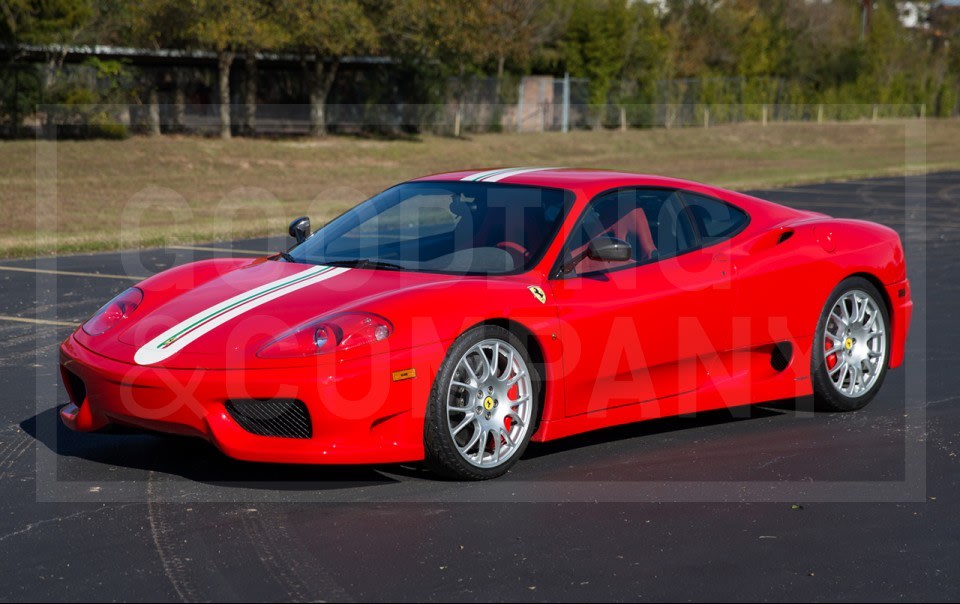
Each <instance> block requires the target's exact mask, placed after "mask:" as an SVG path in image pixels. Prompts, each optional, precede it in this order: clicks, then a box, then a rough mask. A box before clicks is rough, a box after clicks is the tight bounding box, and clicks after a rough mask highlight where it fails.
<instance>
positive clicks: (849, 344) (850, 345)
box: [843, 338, 853, 350]
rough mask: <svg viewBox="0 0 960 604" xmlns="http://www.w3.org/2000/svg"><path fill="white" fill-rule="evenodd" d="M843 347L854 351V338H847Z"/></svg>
mask: <svg viewBox="0 0 960 604" xmlns="http://www.w3.org/2000/svg"><path fill="white" fill-rule="evenodd" d="M843 347H844V348H846V349H847V350H850V349H852V348H853V338H847V339H846V340H844V341H843Z"/></svg>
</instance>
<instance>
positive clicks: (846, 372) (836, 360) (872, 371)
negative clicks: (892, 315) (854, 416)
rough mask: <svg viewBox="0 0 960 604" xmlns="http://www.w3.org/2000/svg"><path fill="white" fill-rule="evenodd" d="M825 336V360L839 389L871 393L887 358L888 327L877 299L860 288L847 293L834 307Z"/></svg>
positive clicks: (851, 394) (855, 393) (853, 395)
mask: <svg viewBox="0 0 960 604" xmlns="http://www.w3.org/2000/svg"><path fill="white" fill-rule="evenodd" d="M823 337H824V352H823V362H824V363H825V364H826V368H827V376H828V377H829V378H830V383H831V384H833V387H834V388H836V390H837V392H839V393H840V394H842V395H844V396H848V397H851V398H857V397H860V396H863V395H864V394H866V393H868V392H870V390H871V389H872V388H873V386H874V385H875V384H876V383H877V379H878V378H879V377H880V374H881V372H882V371H883V368H884V363H885V362H886V360H887V359H886V355H887V326H886V324H885V323H884V320H883V312H882V311H881V310H880V305H879V304H877V301H876V300H874V299H873V297H872V296H871V295H870V294H868V293H867V292H865V291H863V290H859V289H855V290H850V291H848V292H846V293H844V294H843V295H842V296H840V299H839V300H837V301H836V303H835V304H834V305H833V308H832V309H830V316H829V317H828V318H827V324H826V327H824V330H823ZM831 358H832V359H833V361H831ZM831 363H832V366H831Z"/></svg>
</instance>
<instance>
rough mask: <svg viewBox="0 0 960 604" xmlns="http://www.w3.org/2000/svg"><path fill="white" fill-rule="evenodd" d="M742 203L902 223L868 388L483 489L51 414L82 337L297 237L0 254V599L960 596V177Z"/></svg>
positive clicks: (701, 425)
mask: <svg viewBox="0 0 960 604" xmlns="http://www.w3.org/2000/svg"><path fill="white" fill-rule="evenodd" d="M752 193H754V194H757V195H760V196H762V197H766V198H768V199H771V200H774V201H778V202H781V203H785V204H787V205H791V206H795V207H800V208H806V209H813V210H817V211H822V212H826V213H829V214H831V215H834V216H842V217H855V218H865V219H869V220H874V221H877V222H881V223H883V224H887V225H889V226H891V227H893V228H895V229H897V230H898V231H899V232H900V233H901V236H902V237H904V238H905V242H906V245H907V260H908V268H909V276H910V278H911V279H912V283H913V296H914V301H915V303H916V312H915V316H914V325H913V328H912V330H911V335H910V340H909V342H908V352H907V355H906V363H905V365H904V366H903V367H901V368H899V369H896V370H893V371H892V372H890V374H889V375H888V377H887V380H886V382H885V383H884V385H883V388H882V390H881V392H880V393H879V395H878V396H877V398H876V399H875V400H874V401H873V402H872V403H871V404H870V405H869V406H868V407H867V408H866V409H864V410H862V411H860V412H857V413H851V414H821V413H813V412H811V410H810V407H811V402H810V400H808V399H801V400H797V401H786V402H780V403H777V404H772V405H761V406H755V407H746V408H737V409H731V410H723V411H718V412H712V413H707V414H700V415H698V416H696V417H681V418H673V419H664V420H656V421H651V422H646V423H642V424H635V425H630V426H624V427H619V428H614V429H608V430H605V431H601V432H597V433H593V434H587V435H582V436H577V437H573V438H569V439H566V440H562V441H557V442H552V443H546V444H539V445H538V444H534V445H531V447H530V448H529V449H528V451H527V453H526V455H525V456H524V458H523V459H522V460H521V461H520V463H519V464H518V465H517V466H515V468H514V469H513V470H512V471H511V472H510V473H509V474H508V475H507V476H505V477H503V478H501V479H498V480H495V481H490V482H485V483H469V484H467V483H456V482H449V481H442V480H437V479H436V478H434V477H433V476H432V475H430V474H429V473H427V472H425V471H424V470H423V469H422V468H420V467H417V466H416V465H404V466H383V467H356V468H342V467H340V468H338V467H310V466H275V465H266V464H252V463H243V462H237V461H232V460H230V459H227V458H226V457H224V456H223V455H222V454H220V453H219V452H218V451H217V450H215V449H214V448H213V447H212V446H210V445H208V444H206V443H204V442H202V441H197V440H191V439H187V438H178V437H170V436H161V435H151V434H75V433H72V432H69V431H68V430H66V429H65V428H63V427H62V426H61V425H60V423H59V422H58V421H57V418H56V407H57V406H58V405H60V404H62V403H63V402H64V401H65V400H66V396H65V393H64V391H63V389H62V387H61V386H60V385H59V378H58V369H57V361H56V350H57V345H58V343H59V342H60V341H61V340H62V339H63V338H65V337H66V336H67V335H68V334H69V332H70V330H71V328H72V327H71V326H73V325H76V324H77V323H79V322H81V321H83V320H85V318H86V317H88V316H89V315H90V314H91V313H92V312H94V311H95V310H96V309H97V308H98V307H99V306H100V305H101V304H102V303H103V302H104V301H105V300H107V299H108V298H110V297H111V296H112V295H113V294H115V293H117V292H119V291H122V290H123V289H125V288H126V287H128V286H129V285H131V284H132V283H134V282H135V281H136V279H137V278H138V277H142V276H145V275H148V274H151V273H153V272H156V271H159V270H162V269H164V268H167V267H170V266H173V265H176V264H180V263H183V262H187V261H190V260H198V259H201V258H208V257H212V256H217V255H225V254H239V255H251V256H252V255H254V254H255V253H257V252H260V251H264V250H268V249H277V248H278V247H279V246H281V245H284V244H285V240H284V238H281V237H275V238H271V239H270V240H265V239H261V240H247V241H238V242H232V243H222V244H214V245H210V246H197V247H196V248H192V249H191V248H165V249H157V250H147V251H144V252H140V253H104V254H88V255H77V256H63V257H58V258H41V259H29V260H7V261H0V342H2V344H0V393H2V404H0V586H2V587H0V600H40V601H44V600H71V601H91V600H92V601H99V600H129V601H141V600H180V601H194V600H242V601H248V600H266V601H275V600H310V601H316V600H326V601H350V600H381V599H389V600H399V601H423V600H471V601H472V600H531V601H539V600H562V601H581V600H641V601H645V600H671V601H674V600H710V601H721V600H723V601H726V600H778V601H782V600H790V601H795V600H857V601H860V600H864V601H870V600H882V601H892V600H911V601H912V600H929V601H946V600H952V601H956V600H957V599H960V577H958V575H960V522H958V520H957V519H958V517H960V515H958V512H960V507H958V503H960V481H958V476H960V461H958V458H957V454H958V452H960V371H958V370H957V368H958V367H960V346H958V345H957V343H956V341H957V336H958V335H960V262H958V255H960V172H954V173H938V174H930V175H926V176H914V177H909V178H902V177H891V178H879V179H870V180H861V181H850V182H842V183H828V184H821V185H810V186H798V187H793V188H784V189H777V190H765V191H752ZM197 248H209V249H197ZM18 269H19V270H18ZM790 287H802V284H784V291H783V292H777V293H778V294H780V295H783V294H784V293H786V295H789V288H790ZM17 318H20V319H25V321H17V320H16V319H17Z"/></svg>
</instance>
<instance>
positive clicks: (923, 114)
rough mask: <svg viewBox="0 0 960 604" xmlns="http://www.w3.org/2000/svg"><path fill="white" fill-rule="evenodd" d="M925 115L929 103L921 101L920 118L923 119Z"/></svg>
mask: <svg viewBox="0 0 960 604" xmlns="http://www.w3.org/2000/svg"><path fill="white" fill-rule="evenodd" d="M925 117H927V104H926V103H921V104H920V119H923V118H925Z"/></svg>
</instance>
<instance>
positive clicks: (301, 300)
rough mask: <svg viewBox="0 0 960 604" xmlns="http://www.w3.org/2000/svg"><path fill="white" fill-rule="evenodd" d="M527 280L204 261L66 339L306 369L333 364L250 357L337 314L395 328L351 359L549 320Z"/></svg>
mask: <svg viewBox="0 0 960 604" xmlns="http://www.w3.org/2000/svg"><path fill="white" fill-rule="evenodd" d="M530 279H531V277H529V276H514V277H490V278H483V277H463V276H454V275H439V274H431V273H417V272H408V271H388V270H369V269H353V268H342V267H324V266H316V265H306V264H296V263H287V262H277V261H272V260H266V259H262V258H261V259H257V260H253V261H251V260H240V259H220V260H212V261H203V262H198V263H193V264H188V265H184V266H181V267H177V268H174V269H171V270H169V271H165V272H163V273H160V274H158V275H155V276H153V277H151V278H150V279H147V280H146V281H144V282H142V283H140V284H138V285H137V287H139V288H140V289H142V290H143V292H144V296H143V301H142V303H141V305H140V307H139V308H137V310H136V311H135V312H134V313H133V314H132V315H131V316H130V317H128V318H127V319H125V320H124V321H123V322H122V323H121V324H119V325H117V326H116V327H114V328H113V329H111V330H109V331H107V332H106V333H104V334H102V335H99V336H90V335H88V334H86V333H85V332H83V331H82V330H78V331H77V332H76V333H75V335H74V337H75V338H76V339H77V341H78V342H79V343H80V344H81V345H83V346H85V347H86V348H88V349H90V350H92V351H93V352H96V353H98V354H101V355H103V356H106V357H108V358H111V359H114V360H117V361H120V362H123V363H130V364H135V365H144V366H160V367H167V368H171V369H196V368H210V369H265V368H271V367H278V366H294V365H296V366H300V365H303V366H307V365H314V364H316V363H318V362H336V360H337V357H335V355H332V354H328V355H319V356H317V355H311V356H308V357H305V358H294V359H262V358H259V357H258V356H257V352H258V351H259V350H261V349H262V348H263V347H264V346H265V345H267V344H268V343H270V342H271V341H273V340H274V339H276V338H277V337H278V336H280V335H281V334H283V333H284V332H286V331H288V330H290V329H292V328H294V327H296V326H298V325H302V324H303V323H306V322H309V321H312V320H314V319H318V318H321V317H324V316H328V315H330V314H334V313H338V312H346V311H360V312H368V313H374V314H378V315H380V316H383V317H385V318H386V319H387V320H388V321H390V322H391V323H392V324H393V326H394V333H393V334H392V335H391V336H390V337H389V338H388V339H387V341H386V342H387V344H388V345H385V346H383V347H380V348H376V349H372V350H362V349H354V350H351V351H350V354H351V355H357V356H359V355H363V354H367V355H369V354H374V353H377V352H386V351H389V350H394V351H395V350H402V349H405V348H410V347H414V346H418V345H423V344H429V343H433V342H436V341H444V340H448V339H452V338H454V337H456V335H458V334H459V333H460V332H461V331H462V330H463V329H464V328H465V326H469V324H472V322H479V321H483V320H485V319H486V318H488V317H490V316H507V314H511V315H516V316H525V315H530V316H537V317H541V316H542V317H547V318H549V317H550V316H552V317H554V319H555V316H556V315H555V311H554V310H552V309H551V308H550V307H549V305H545V304H544V303H543V302H542V301H540V300H538V299H537V298H536V297H534V296H532V295H531V293H530V292H529V291H528V290H529V288H530V286H534V285H543V282H542V281H541V279H540V278H539V277H538V278H536V279H535V280H534V281H531V280H530ZM381 348H382V349H381ZM345 354H346V353H345Z"/></svg>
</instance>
